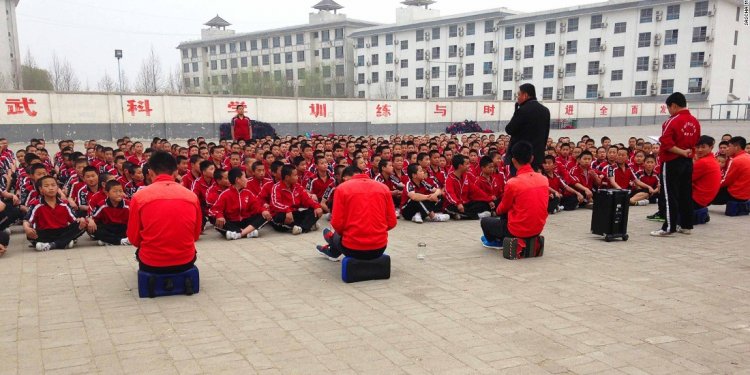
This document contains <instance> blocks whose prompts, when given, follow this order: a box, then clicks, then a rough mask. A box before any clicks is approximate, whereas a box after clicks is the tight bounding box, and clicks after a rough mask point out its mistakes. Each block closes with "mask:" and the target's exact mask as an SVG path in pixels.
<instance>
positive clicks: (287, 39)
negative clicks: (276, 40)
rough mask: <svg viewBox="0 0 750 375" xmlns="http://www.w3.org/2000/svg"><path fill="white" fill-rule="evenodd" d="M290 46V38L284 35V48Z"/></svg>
mask: <svg viewBox="0 0 750 375" xmlns="http://www.w3.org/2000/svg"><path fill="white" fill-rule="evenodd" d="M291 45H292V36H291V35H284V46H286V47H288V46H291Z"/></svg>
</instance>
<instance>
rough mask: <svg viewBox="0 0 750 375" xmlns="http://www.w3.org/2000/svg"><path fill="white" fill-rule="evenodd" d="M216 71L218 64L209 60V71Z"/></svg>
mask: <svg viewBox="0 0 750 375" xmlns="http://www.w3.org/2000/svg"><path fill="white" fill-rule="evenodd" d="M217 69H219V67H218V63H217V62H216V60H211V70H217Z"/></svg>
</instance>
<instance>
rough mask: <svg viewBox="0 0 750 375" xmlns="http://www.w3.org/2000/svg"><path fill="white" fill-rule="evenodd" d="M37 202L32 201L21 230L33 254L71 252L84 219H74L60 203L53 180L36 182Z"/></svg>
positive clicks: (68, 207)
mask: <svg viewBox="0 0 750 375" xmlns="http://www.w3.org/2000/svg"><path fill="white" fill-rule="evenodd" d="M36 183H37V189H38V191H39V193H40V197H39V199H38V200H37V199H34V201H33V202H30V204H31V210H30V211H29V213H28V215H27V216H26V219H25V220H24V222H23V229H24V232H25V233H26V238H27V239H28V240H29V241H31V243H32V245H34V247H35V248H36V250H37V251H47V250H54V249H65V248H68V249H70V248H72V247H73V246H75V240H76V239H78V237H81V235H83V233H84V232H85V230H84V228H86V219H85V218H76V216H75V214H74V213H73V210H72V209H71V208H70V206H68V204H67V203H65V202H64V201H63V200H62V199H60V197H59V195H58V187H57V180H55V178H54V177H52V176H44V177H42V178H40V179H39V180H38V181H37V182H36Z"/></svg>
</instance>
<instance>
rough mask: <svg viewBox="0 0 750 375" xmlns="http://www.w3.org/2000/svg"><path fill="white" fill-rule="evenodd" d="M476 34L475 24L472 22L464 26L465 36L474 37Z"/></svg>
mask: <svg viewBox="0 0 750 375" xmlns="http://www.w3.org/2000/svg"><path fill="white" fill-rule="evenodd" d="M475 33H476V24H474V22H472V23H467V24H466V35H474V34H475Z"/></svg>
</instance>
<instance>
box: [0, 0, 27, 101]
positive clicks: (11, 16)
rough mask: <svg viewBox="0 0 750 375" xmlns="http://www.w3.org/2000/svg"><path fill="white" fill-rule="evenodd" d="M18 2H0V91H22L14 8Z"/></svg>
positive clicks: (17, 0) (4, 0) (10, 0)
mask: <svg viewBox="0 0 750 375" xmlns="http://www.w3.org/2000/svg"><path fill="white" fill-rule="evenodd" d="M18 2H19V0H0V7H2V10H4V11H5V12H4V13H5V15H4V16H3V15H0V18H2V22H0V89H2V88H6V89H22V88H23V83H22V82H21V53H20V49H19V47H18V28H17V26H16V7H17V6H18Z"/></svg>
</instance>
